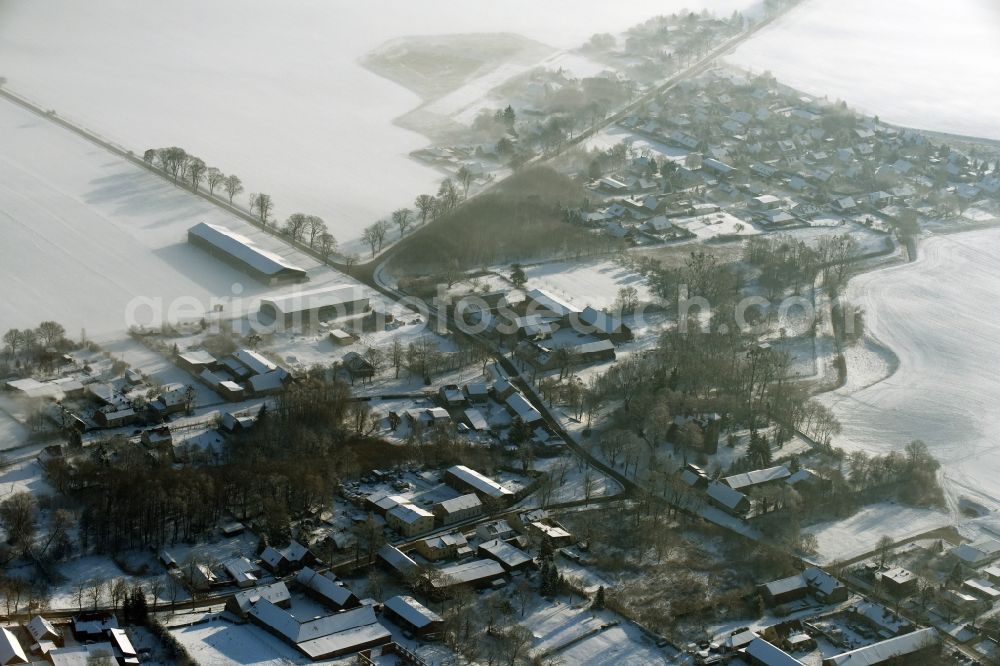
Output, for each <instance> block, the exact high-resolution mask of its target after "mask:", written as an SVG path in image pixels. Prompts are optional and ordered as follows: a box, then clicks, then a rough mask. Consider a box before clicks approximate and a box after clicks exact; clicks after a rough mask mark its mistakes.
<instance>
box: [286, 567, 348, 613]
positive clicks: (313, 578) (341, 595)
mask: <svg viewBox="0 0 1000 666" xmlns="http://www.w3.org/2000/svg"><path fill="white" fill-rule="evenodd" d="M295 580H296V581H297V582H298V583H299V585H301V586H302V587H305V588H307V589H310V590H312V591H313V592H315V593H316V594H318V595H320V596H321V597H323V598H324V599H327V600H328V601H330V602H331V603H332V604H333V605H335V606H345V605H347V602H348V601H350V600H351V597H353V596H354V593H353V592H351V591H350V590H349V589H347V587H345V586H344V585H341V584H340V583H338V582H337V579H336V577H333V574H320V573H318V572H316V571H314V570H313V569H311V568H310V567H305V568H304V569H302V571H300V572H299V574H298V576H296V577H295Z"/></svg>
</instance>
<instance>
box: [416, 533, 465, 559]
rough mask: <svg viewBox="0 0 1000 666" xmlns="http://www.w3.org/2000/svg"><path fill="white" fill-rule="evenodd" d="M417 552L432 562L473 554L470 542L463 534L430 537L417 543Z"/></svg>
mask: <svg viewBox="0 0 1000 666" xmlns="http://www.w3.org/2000/svg"><path fill="white" fill-rule="evenodd" d="M416 548H417V552H418V553H420V555H421V556H422V557H424V558H426V559H428V560H430V561H432V562H436V561H437V560H445V559H452V558H454V557H461V556H464V555H469V554H471V553H472V549H470V548H469V542H468V541H467V540H466V538H465V535H464V534H462V533H461V532H452V533H450V534H442V535H441V536H433V537H428V538H426V539H422V540H420V541H418V542H417V546H416Z"/></svg>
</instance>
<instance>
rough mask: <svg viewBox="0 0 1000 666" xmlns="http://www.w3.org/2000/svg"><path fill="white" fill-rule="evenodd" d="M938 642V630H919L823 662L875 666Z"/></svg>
mask: <svg viewBox="0 0 1000 666" xmlns="http://www.w3.org/2000/svg"><path fill="white" fill-rule="evenodd" d="M937 642H938V636H937V630H936V629H934V628H933V627H927V628H926V629H919V630H917V631H914V632H913V633H909V634H904V635H902V636H896V637H895V638H890V639H888V640H885V641H882V642H880V643H875V644H874V645H868V646H865V647H863V648H858V649H857V650H851V651H850V652H844V653H843V654H838V655H836V656H834V657H828V658H826V659H824V660H823V665H824V666H874V665H875V664H884V663H885V662H887V661H889V660H890V659H896V658H898V657H903V656H905V655H908V654H912V653H914V652H917V651H919V650H923V649H924V648H927V647H930V646H931V645H934V644H935V643H937Z"/></svg>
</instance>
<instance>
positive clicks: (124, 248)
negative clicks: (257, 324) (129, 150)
mask: <svg viewBox="0 0 1000 666" xmlns="http://www.w3.org/2000/svg"><path fill="white" fill-rule="evenodd" d="M197 222H210V223H213V224H219V225H222V226H226V227H228V228H230V229H232V230H234V231H237V232H239V233H241V234H244V235H246V236H248V237H250V238H251V239H252V240H254V241H255V242H256V243H257V244H258V245H260V246H261V247H263V248H265V249H268V250H271V251H274V252H278V253H279V254H281V255H282V256H284V257H286V258H287V259H289V260H290V261H292V262H293V263H294V264H296V265H298V266H301V267H302V268H304V269H306V270H308V271H309V273H310V282H309V283H308V286H307V288H309V289H315V288H319V287H323V286H327V285H331V284H337V283H345V284H346V283H349V282H350V280H349V278H347V277H345V276H343V275H342V274H340V273H337V272H335V271H332V270H330V269H328V268H326V267H323V266H321V265H320V264H319V262H317V261H316V260H314V259H311V258H310V257H307V256H305V255H303V254H302V253H300V252H298V251H295V250H292V249H290V248H289V247H288V246H287V245H285V244H284V243H283V242H281V241H280V240H278V239H276V238H274V237H272V236H270V235H268V234H266V233H265V232H263V231H260V230H259V229H257V228H255V227H253V226H252V225H250V224H248V223H246V222H243V221H241V220H239V219H238V218H235V217H232V216H231V215H228V214H226V213H224V212H222V211H221V210H220V209H218V208H215V207H214V206H212V205H210V204H209V203H207V202H205V201H203V200H201V199H199V198H197V197H194V196H191V195H190V194H187V193H186V192H184V191H182V190H181V189H179V188H177V187H175V186H174V185H172V184H171V183H169V182H168V181H166V180H164V179H162V178H159V177H158V176H156V175H153V174H151V173H149V172H147V171H145V170H143V169H141V168H139V167H137V166H135V165H132V164H130V163H128V162H126V161H125V160H123V159H121V158H118V157H115V156H114V155H111V154H109V153H108V152H106V151H105V150H103V149H101V148H99V147H97V146H95V145H93V144H91V143H90V142H88V141H86V140H84V139H82V138H80V137H78V136H76V135H75V134H73V133H71V132H69V131H68V130H65V129H63V128H61V127H58V126H56V125H54V124H52V123H50V122H48V121H47V120H45V119H43V118H40V117H38V116H36V115H34V114H32V113H30V112H29V111H26V110H24V109H22V108H21V107H18V106H15V105H14V104H12V103H9V102H7V101H0V228H2V230H3V237H2V240H3V242H2V243H0V277H2V279H3V282H4V284H5V285H6V289H5V291H4V298H3V299H2V300H0V321H2V322H3V324H4V326H5V327H7V326H16V327H34V326H37V325H38V323H39V322H40V321H43V320H47V319H55V320H57V321H59V322H60V323H62V324H63V326H65V327H66V330H67V332H68V333H69V335H70V336H72V337H78V336H79V334H80V331H81V329H86V332H87V335H88V337H90V338H91V339H99V340H102V339H107V338H109V337H117V336H120V335H121V334H124V332H125V331H126V330H127V328H128V324H129V323H130V322H129V321H128V320H127V318H126V314H127V312H128V308H129V304H130V303H135V302H136V301H135V299H160V303H162V305H163V307H162V308H157V309H158V310H160V312H161V314H162V315H164V316H165V317H166V318H167V319H169V320H174V321H176V320H177V319H178V318H180V317H186V318H194V319H196V318H198V317H201V316H203V314H204V313H205V312H206V311H209V310H210V309H211V305H212V302H211V301H212V299H213V298H223V299H225V298H235V301H239V302H235V301H234V302H233V303H232V304H231V308H230V309H231V310H232V311H233V312H234V313H239V312H242V311H244V310H245V309H246V308H247V307H252V306H253V305H254V303H253V301H254V300H255V298H258V297H262V296H264V295H269V294H273V293H275V292H276V291H278V290H277V289H275V288H272V287H266V286H264V285H262V284H261V283H259V282H257V281H256V280H254V279H252V278H250V277H248V276H247V275H245V274H244V273H241V272H239V271H237V270H235V269H233V268H230V267H228V266H227V265H225V264H223V263H222V262H220V261H219V260H217V259H215V258H213V257H212V256H210V255H209V254H208V253H206V252H204V251H202V250H200V249H198V248H196V247H194V246H192V245H190V244H189V243H188V242H187V230H188V228H189V227H191V226H193V225H194V224H196V223H197ZM294 288H295V287H290V286H286V287H284V288H282V289H281V291H290V290H292V289H294ZM171 305H173V306H174V307H175V310H174V312H173V314H171V311H170V309H169V308H170V306H171ZM136 313H137V315H138V318H139V320H138V322H136V323H140V324H145V323H149V322H150V321H151V320H150V319H149V314H150V309H149V308H146V307H141V308H138V309H137V310H136Z"/></svg>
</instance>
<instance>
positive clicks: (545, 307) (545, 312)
mask: <svg viewBox="0 0 1000 666" xmlns="http://www.w3.org/2000/svg"><path fill="white" fill-rule="evenodd" d="M525 312H526V313H527V314H529V315H542V316H545V317H556V318H557V319H562V318H563V317H568V316H569V315H571V314H580V308H578V307H576V306H574V305H572V304H571V303H569V301H566V300H563V299H561V298H559V297H558V296H556V295H555V294H553V293H551V292H549V291H546V290H545V289H532V290H531V291H529V292H528V293H527V294H525Z"/></svg>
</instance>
